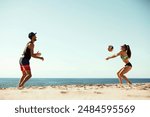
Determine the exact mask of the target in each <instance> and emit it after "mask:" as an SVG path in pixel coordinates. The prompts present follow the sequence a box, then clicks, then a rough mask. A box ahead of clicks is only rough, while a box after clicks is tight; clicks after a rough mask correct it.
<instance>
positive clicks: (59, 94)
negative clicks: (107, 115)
mask: <svg viewBox="0 0 150 117" xmlns="http://www.w3.org/2000/svg"><path fill="white" fill-rule="evenodd" d="M149 99H150V83H142V84H132V87H129V86H128V85H126V84H124V85H123V88H119V87H118V86H117V84H99V85H98V84H97V85H63V86H45V87H44V86H41V87H39V86H31V87H26V88H24V89H22V90H19V89H17V88H1V89H0V100H149Z"/></svg>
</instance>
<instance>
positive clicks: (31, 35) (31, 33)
mask: <svg viewBox="0 0 150 117" xmlns="http://www.w3.org/2000/svg"><path fill="white" fill-rule="evenodd" d="M35 35H36V33H34V32H30V33H29V35H28V37H29V39H32V37H33V36H35Z"/></svg>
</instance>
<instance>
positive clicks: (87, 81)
mask: <svg viewBox="0 0 150 117" xmlns="http://www.w3.org/2000/svg"><path fill="white" fill-rule="evenodd" d="M19 80H20V79H19V78H0V88H9V87H17V85H18V82H19ZM130 80H131V81H132V83H150V78H142V79H139V78H130ZM117 83H118V79H117V78H31V79H30V80H29V81H28V82H27V84H26V85H25V86H26V87H30V86H53V85H54V86H59V85H96V84H117ZM123 83H126V82H125V81H124V80H123Z"/></svg>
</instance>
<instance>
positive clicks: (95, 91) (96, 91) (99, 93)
mask: <svg viewBox="0 0 150 117" xmlns="http://www.w3.org/2000/svg"><path fill="white" fill-rule="evenodd" d="M94 93H96V94H102V92H98V91H94Z"/></svg>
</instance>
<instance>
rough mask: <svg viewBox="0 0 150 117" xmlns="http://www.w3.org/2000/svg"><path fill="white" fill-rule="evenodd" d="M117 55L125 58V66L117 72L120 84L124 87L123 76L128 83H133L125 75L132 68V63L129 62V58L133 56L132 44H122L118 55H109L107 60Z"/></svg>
mask: <svg viewBox="0 0 150 117" xmlns="http://www.w3.org/2000/svg"><path fill="white" fill-rule="evenodd" d="M117 56H120V57H121V59H122V60H123V62H124V63H125V66H124V67H123V68H122V69H120V70H119V71H118V72H117V76H118V78H119V82H120V86H121V87H122V78H123V79H125V80H126V81H127V84H129V85H131V84H132V83H131V81H129V80H128V78H127V77H126V76H125V75H124V74H126V73H128V72H129V71H130V70H131V69H132V64H131V63H130V62H129V59H130V58H131V50H130V46H129V45H126V44H124V45H123V46H121V51H120V52H119V53H118V54H117V55H113V56H111V57H108V58H106V60H109V59H112V58H115V57H117Z"/></svg>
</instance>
